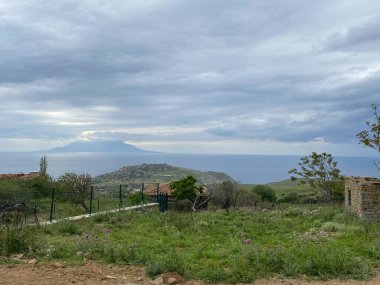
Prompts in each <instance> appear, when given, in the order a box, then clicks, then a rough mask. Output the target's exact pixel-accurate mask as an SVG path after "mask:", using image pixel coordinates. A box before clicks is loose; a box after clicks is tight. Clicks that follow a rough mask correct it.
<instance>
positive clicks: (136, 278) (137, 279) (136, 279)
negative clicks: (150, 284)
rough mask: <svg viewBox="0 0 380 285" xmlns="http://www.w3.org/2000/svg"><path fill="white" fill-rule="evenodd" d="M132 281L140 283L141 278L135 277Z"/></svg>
mask: <svg viewBox="0 0 380 285" xmlns="http://www.w3.org/2000/svg"><path fill="white" fill-rule="evenodd" d="M133 280H135V281H142V280H143V278H142V277H141V276H140V277H135V278H133Z"/></svg>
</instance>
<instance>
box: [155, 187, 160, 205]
mask: <svg viewBox="0 0 380 285" xmlns="http://www.w3.org/2000/svg"><path fill="white" fill-rule="evenodd" d="M159 192H160V183H157V196H156V197H157V198H156V200H157V201H156V202H157V203H158V193H159Z"/></svg>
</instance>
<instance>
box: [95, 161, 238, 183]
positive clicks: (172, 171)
mask: <svg viewBox="0 0 380 285" xmlns="http://www.w3.org/2000/svg"><path fill="white" fill-rule="evenodd" d="M188 175H192V176H194V177H195V178H196V179H197V180H198V181H199V182H200V183H202V184H205V185H210V184H215V183H221V182H223V181H226V180H230V181H233V179H232V178H231V177H230V176H228V175H227V174H224V173H221V172H212V171H199V170H193V169H188V168H183V167H177V166H172V165H168V164H141V165H134V166H125V167H122V168H120V169H118V170H116V171H113V172H110V173H106V174H102V175H99V176H97V177H95V178H94V180H93V181H94V183H95V184H101V185H107V184H112V185H115V184H126V183H130V182H133V183H148V182H155V183H168V182H171V181H174V180H178V179H181V178H184V177H186V176H188Z"/></svg>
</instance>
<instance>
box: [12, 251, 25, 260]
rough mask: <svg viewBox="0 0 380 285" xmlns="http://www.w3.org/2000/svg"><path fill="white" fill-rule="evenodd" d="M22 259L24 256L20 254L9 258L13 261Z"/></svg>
mask: <svg viewBox="0 0 380 285" xmlns="http://www.w3.org/2000/svg"><path fill="white" fill-rule="evenodd" d="M23 257H24V255H23V254H22V253H20V254H13V255H11V258H12V259H14V260H20V259H21V258H23Z"/></svg>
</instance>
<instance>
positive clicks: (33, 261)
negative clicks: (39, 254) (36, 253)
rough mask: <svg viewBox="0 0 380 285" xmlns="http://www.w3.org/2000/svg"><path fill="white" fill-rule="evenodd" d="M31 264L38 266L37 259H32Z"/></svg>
mask: <svg viewBox="0 0 380 285" xmlns="http://www.w3.org/2000/svg"><path fill="white" fill-rule="evenodd" d="M28 263H29V264H36V263H37V259H31V260H29V261H28Z"/></svg>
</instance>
